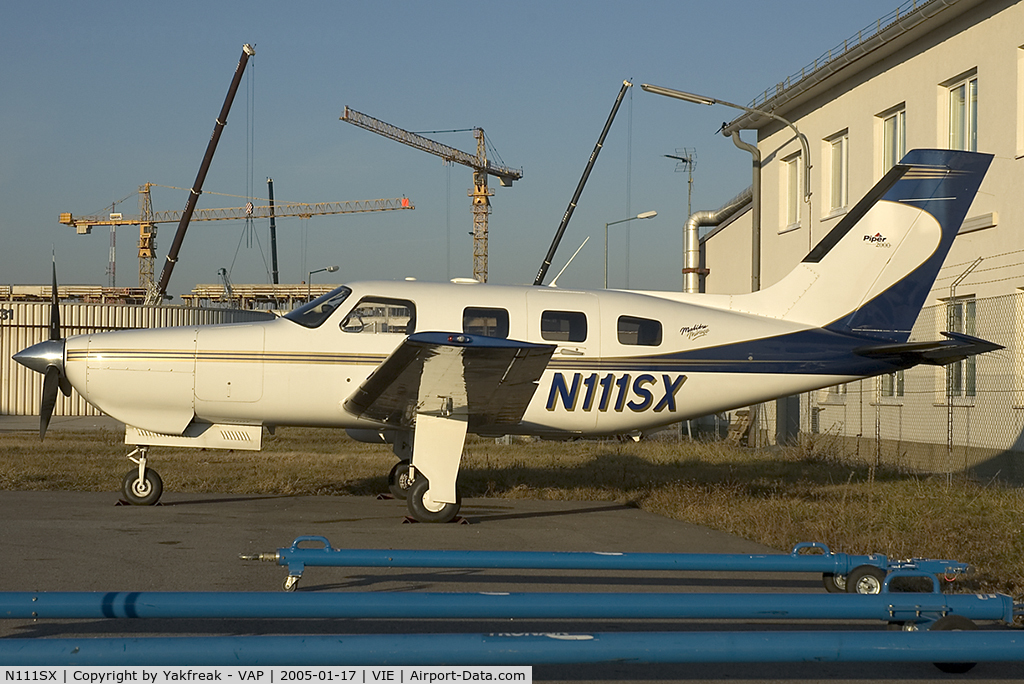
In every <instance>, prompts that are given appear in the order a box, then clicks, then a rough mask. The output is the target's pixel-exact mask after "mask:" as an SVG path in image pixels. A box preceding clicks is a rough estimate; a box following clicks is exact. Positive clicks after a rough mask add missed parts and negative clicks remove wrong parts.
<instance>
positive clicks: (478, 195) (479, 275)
mask: <svg viewBox="0 0 1024 684" xmlns="http://www.w3.org/2000/svg"><path fill="white" fill-rule="evenodd" d="M341 120H342V121H347V122H348V123H350V124H354V125H356V126H359V127H360V128H365V129H366V130H368V131H371V132H373V133H376V134H378V135H382V136H384V137H385V138H390V139H391V140H397V141H398V142H400V143H404V144H406V145H409V146H410V147H415V148H416V149H418V150H423V151H424V152H429V153H430V154H435V155H437V156H438V157H441V158H442V159H444V160H445V161H446V162H449V163H457V164H462V165H464V166H468V167H470V168H471V169H473V188H472V189H471V190H470V191H469V197H470V198H471V199H472V201H473V277H474V278H475V279H477V280H479V281H480V282H482V283H486V282H487V216H488V214H490V213H491V200H490V198H491V196H492V195H493V194H494V191H493V190H490V189H489V188H488V187H487V176H489V175H490V176H496V177H497V178H498V180H500V181H501V184H502V185H504V186H510V185H512V182H513V181H517V180H519V179H520V178H522V177H523V171H522V169H513V168H509V167H507V166H502V165H498V164H493V163H491V162H489V161H487V148H486V145H485V144H484V129H482V128H474V129H473V136H474V137H475V138H476V156H474V155H472V154H470V153H468V152H463V151H462V150H457V149H455V148H454V147H449V146H447V145H443V144H441V143H439V142H436V141H434V140H430V139H429V138H424V137H423V136H421V135H417V134H416V133H410V132H409V131H406V130H403V129H401V128H399V127H397V126H393V125H391V124H389V123H385V122H383V121H380V120H379V119H374V118H373V117H372V116H368V115H366V114H361V113H360V112H357V111H356V110H354V109H351V108H350V107H347V106H346V107H345V113H344V114H342V115H341Z"/></svg>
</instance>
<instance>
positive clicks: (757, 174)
mask: <svg viewBox="0 0 1024 684" xmlns="http://www.w3.org/2000/svg"><path fill="white" fill-rule="evenodd" d="M732 143H733V144H734V145H735V146H736V147H738V148H740V149H741V150H746V151H747V152H749V153H750V156H751V157H752V158H753V164H752V172H751V179H750V191H751V201H752V202H753V205H754V206H753V214H752V215H751V221H750V291H751V292H757V291H758V290H760V289H761V150H759V149H757V145H751V144H750V143H747V142H743V140H741V139H740V132H739V131H738V130H734V131H733V132H732Z"/></svg>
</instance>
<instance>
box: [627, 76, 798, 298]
mask: <svg viewBox="0 0 1024 684" xmlns="http://www.w3.org/2000/svg"><path fill="white" fill-rule="evenodd" d="M640 87H641V88H643V89H644V91H646V92H648V93H654V94H656V95H664V96H666V97H673V98H675V99H677V100H684V101H685V102H692V103H693V104H702V105H715V104H720V105H724V106H726V107H732V108H733V109H740V110H742V111H744V112H747V113H748V114H758V115H761V116H766V117H768V118H771V119H775V120H776V121H779V122H781V123H783V124H785V125H787V126H789V127H790V128H792V129H793V133H794V135H796V138H797V140H799V141H800V147H801V149H802V150H803V157H804V202H805V203H807V204H808V205H809V204H810V201H811V185H810V179H811V148H810V145H808V144H807V137H806V136H804V134H803V133H801V132H800V130H799V129H798V128H797V127H796V124H794V123H793V122H792V121H788V120H786V119H783V118H782V117H781V116H779V115H778V114H773V113H772V112H767V111H764V110H763V109H755V108H753V107H744V106H743V105H738V104H735V103H732V102H726V101H725V100H719V99H716V98H713V97H705V96H704V95H696V94H694V93H687V92H685V91H682V90H674V89H672V88H663V87H661V86H656V85H650V84H648V83H644V84H642V85H641V86H640ZM722 134H723V135H732V137H733V142H734V143H735V144H736V145H737V146H738V147H742V148H744V149H747V151H749V152H750V153H751V155H753V156H754V160H755V161H754V165H755V170H754V174H755V179H754V183H753V185H754V190H755V192H754V198H753V201H754V211H755V215H756V216H757V219H756V220H755V221H754V223H755V225H754V226H753V229H752V231H751V233H752V236H751V242H752V247H751V249H752V251H751V257H750V258H751V271H752V272H751V274H750V279H751V290H755V291H756V290H759V289H761V225H760V201H761V198H760V195H761V193H760V153H759V151H758V150H757V148H756V147H755V146H753V145H748V144H747V143H744V142H742V141H740V140H739V134H738V131H733V130H729V127H728V126H724V125H723V127H722ZM810 220H811V219H810V216H808V217H807V228H808V231H809V230H810V227H811V226H810Z"/></svg>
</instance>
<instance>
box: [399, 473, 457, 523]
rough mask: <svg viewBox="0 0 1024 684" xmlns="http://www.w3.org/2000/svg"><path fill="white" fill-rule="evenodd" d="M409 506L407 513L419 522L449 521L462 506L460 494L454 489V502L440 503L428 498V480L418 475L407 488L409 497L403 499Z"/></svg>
mask: <svg viewBox="0 0 1024 684" xmlns="http://www.w3.org/2000/svg"><path fill="white" fill-rule="evenodd" d="M405 504H406V506H408V507H409V515H411V516H412V517H413V518H415V519H416V520H419V521H420V522H432V523H446V522H451V521H452V520H454V519H455V516H456V515H458V513H459V509H460V508H462V494H460V493H459V491H458V490H456V491H455V503H453V504H452V503H441V502H440V501H434V500H433V499H431V498H430V482H428V481H427V478H425V477H423V476H422V475H419V476H417V477H416V480H415V481H414V482H413V483H412V486H411V487H410V488H409V498H407V499H406V501H405Z"/></svg>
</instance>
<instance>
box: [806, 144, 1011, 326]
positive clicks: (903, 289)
mask: <svg viewBox="0 0 1024 684" xmlns="http://www.w3.org/2000/svg"><path fill="white" fill-rule="evenodd" d="M991 161H992V155H989V154H979V153H976V152H961V151H956V150H912V151H910V152H908V153H907V155H906V156H905V157H903V159H902V160H901V161H900V163H899V164H898V165H897V166H895V167H893V169H892V170H890V171H889V173H887V174H886V175H885V177H883V178H882V180H881V181H879V182H878V184H877V185H875V187H874V188H873V189H872V190H871V192H869V193H868V194H867V195H866V196H865V197H864V198H863V199H862V200H861V201H860V202H858V203H857V205H856V206H855V207H854V208H853V209H852V210H851V211H850V212H849V213H848V214H847V215H846V217H844V218H843V220H842V221H840V222H839V224H838V225H837V226H836V227H835V228H834V229H833V230H832V231H830V232H829V234H828V235H826V236H825V237H824V239H822V241H821V242H820V243H819V244H818V245H817V246H816V247H815V248H814V249H813V250H811V252H810V253H809V254H808V255H807V257H806V258H805V259H804V262H803V263H804V265H805V266H807V267H809V268H811V269H813V270H815V271H818V272H825V271H832V270H833V269H842V270H846V271H847V272H848V270H849V269H850V267H851V266H853V267H854V268H858V267H859V266H860V264H859V263H858V262H856V261H851V259H853V258H859V255H862V254H865V253H870V255H871V259H873V261H872V260H868V261H866V262H865V263H866V265H867V267H868V268H871V264H872V263H876V262H877V264H878V265H877V266H875V267H874V270H872V271H869V272H868V273H867V276H866V277H865V276H864V275H863V274H854V275H851V276H850V281H851V282H850V285H851V286H853V287H856V286H858V284H859V285H861V286H864V285H868V280H870V284H869V285H868V286H867V287H863V289H864V291H863V293H862V299H860V303H859V304H858V305H857V306H856V307H854V308H852V310H850V309H848V310H847V312H845V313H843V312H836V313H837V314H838V316H837V317H835V318H831V320H832V322H831V323H829V324H827V325H825V326H824V327H825V328H827V329H828V330H831V331H833V332H840V333H846V334H854V335H859V336H865V337H870V338H874V339H878V340H888V341H893V342H905V341H906V340H907V338H908V337H909V336H910V330H911V328H913V326H914V322H915V321H916V320H917V316H918V314H919V313H920V311H921V307H922V306H924V304H925V302H926V301H927V299H928V293H929V292H930V291H931V289H932V286H933V284H934V283H935V278H936V276H937V275H938V273H939V269H940V268H941V266H942V263H943V261H945V259H946V255H947V254H948V253H949V250H950V248H951V247H952V246H953V240H954V238H955V237H956V235H957V232H958V231H959V230H960V225H961V224H962V223H963V220H964V217H965V216H966V215H967V211H968V210H969V209H970V206H971V203H972V202H973V201H974V196H975V195H976V194H977V192H978V188H979V186H980V185H981V181H982V179H983V178H984V177H985V173H986V171H987V170H988V167H989V164H990V163H991ZM872 250H877V251H874V252H872ZM876 255H877V256H876ZM839 299H840V300H843V299H847V302H848V303H849V300H848V298H847V297H839Z"/></svg>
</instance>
